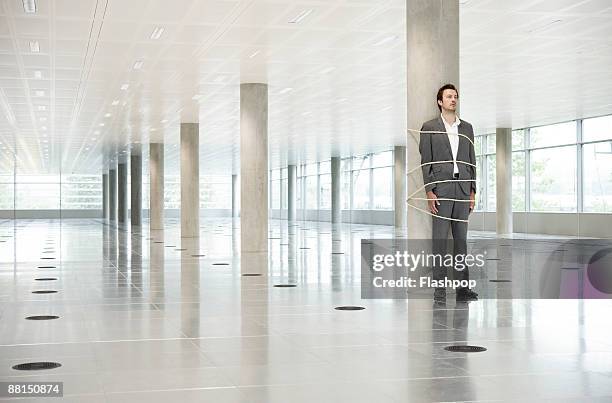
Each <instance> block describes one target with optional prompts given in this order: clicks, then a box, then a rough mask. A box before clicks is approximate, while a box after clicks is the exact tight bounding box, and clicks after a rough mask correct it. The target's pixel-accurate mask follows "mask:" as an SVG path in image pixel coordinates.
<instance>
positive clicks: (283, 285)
mask: <svg viewBox="0 0 612 403" xmlns="http://www.w3.org/2000/svg"><path fill="white" fill-rule="evenodd" d="M274 287H278V288H291V287H297V284H274Z"/></svg>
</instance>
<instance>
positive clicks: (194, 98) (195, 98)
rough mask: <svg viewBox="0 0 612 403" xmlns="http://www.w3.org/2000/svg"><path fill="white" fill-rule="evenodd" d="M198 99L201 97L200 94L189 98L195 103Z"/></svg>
mask: <svg viewBox="0 0 612 403" xmlns="http://www.w3.org/2000/svg"><path fill="white" fill-rule="evenodd" d="M200 98H202V95H200V94H196V95H194V96H192V97H191V99H193V100H194V101H197V100H198V99H200Z"/></svg>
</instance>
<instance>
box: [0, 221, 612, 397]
mask: <svg viewBox="0 0 612 403" xmlns="http://www.w3.org/2000/svg"><path fill="white" fill-rule="evenodd" d="M166 227H167V229H166V230H165V231H164V232H163V233H162V232H160V231H154V232H150V231H149V230H148V228H147V227H146V226H145V227H143V228H142V229H138V230H134V231H125V230H124V229H121V228H117V227H114V226H111V225H108V224H107V223H104V222H103V221H102V220H62V221H61V222H60V221H59V220H18V221H4V222H2V223H1V224H0V320H1V323H2V326H1V328H0V381H63V382H64V396H65V397H64V399H63V401H71V402H215V403H223V402H270V403H272V402H283V403H284V402H292V403H299V402H330V403H338V402H352V403H358V402H376V403H385V402H412V401H415V402H428V401H516V402H525V401H567V402H576V401H612V337H611V334H612V314H611V313H612V303H611V302H610V301H609V300H590V301H578V300H563V301H560V300H533V301H530V300H512V299H503V300H502V299H500V300H496V299H487V300H481V301H477V302H472V303H470V304H461V303H456V302H455V301H454V300H453V299H450V298H449V302H448V303H447V304H446V306H435V305H434V304H433V303H432V301H431V300H409V301H406V300H361V299H360V273H359V271H360V268H359V265H360V261H359V243H360V239H361V238H389V237H391V236H393V234H394V233H393V230H392V229H391V228H389V227H384V226H364V225H348V224H346V225H344V226H343V227H342V229H341V231H340V232H339V233H338V234H336V235H333V234H332V230H331V227H330V226H329V224H326V223H313V222H299V223H297V224H296V225H295V226H289V227H288V225H287V222H286V221H271V222H270V253H269V257H268V259H267V261H265V262H263V263H262V262H261V261H258V262H257V263H253V266H252V267H251V266H250V265H251V263H247V262H246V261H243V262H242V263H241V259H240V256H239V254H238V253H237V251H238V250H239V239H240V234H239V222H232V221H231V220H230V219H217V220H203V222H202V228H201V237H200V239H199V240H198V241H194V240H186V239H183V240H181V238H180V233H179V227H180V225H179V223H177V222H176V220H168V221H167V225H166ZM472 236H474V234H472ZM198 255H200V256H198ZM241 264H242V265H243V266H244V267H242V270H241V267H240V265H241ZM41 266H42V268H41ZM45 266H46V267H45ZM262 268H263V269H262ZM258 271H263V272H264V273H265V272H266V271H268V275H264V276H242V275H241V273H257V272H258ZM42 278H51V279H55V280H41V279H42ZM279 284H295V285H296V287H274V285H279ZM38 290H55V291H57V293H52V294H33V293H32V292H33V291H38ZM340 305H359V306H363V307H365V308H366V309H365V310H361V311H338V310H335V309H334V308H335V307H337V306H340ZM30 315H57V316H59V319H55V320H48V321H33V320H26V319H25V318H26V317H27V316H30ZM466 343H468V344H471V345H479V346H483V347H486V348H487V351H485V352H482V353H457V352H449V351H446V350H445V349H444V347H447V346H449V345H451V344H466ZM31 361H55V362H59V363H61V364H62V366H61V367H59V368H56V369H52V370H45V371H35V372H23V371H16V370H14V369H12V366H13V365H15V364H19V363H24V362H31ZM20 401H36V400H35V399H24V400H20ZM38 401H43V402H49V401H51V400H49V399H47V398H44V399H39V400H38Z"/></svg>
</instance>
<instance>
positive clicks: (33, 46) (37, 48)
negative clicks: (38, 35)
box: [30, 41, 40, 53]
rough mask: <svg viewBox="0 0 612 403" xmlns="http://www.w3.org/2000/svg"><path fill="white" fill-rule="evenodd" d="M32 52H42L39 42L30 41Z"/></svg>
mask: <svg viewBox="0 0 612 403" xmlns="http://www.w3.org/2000/svg"><path fill="white" fill-rule="evenodd" d="M30 52H32V53H38V52H40V43H38V41H30Z"/></svg>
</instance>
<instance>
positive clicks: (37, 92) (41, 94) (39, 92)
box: [34, 90, 45, 97]
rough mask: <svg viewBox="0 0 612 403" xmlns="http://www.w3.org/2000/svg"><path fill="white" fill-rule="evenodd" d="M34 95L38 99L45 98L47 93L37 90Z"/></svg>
mask: <svg viewBox="0 0 612 403" xmlns="http://www.w3.org/2000/svg"><path fill="white" fill-rule="evenodd" d="M34 93H35V94H36V96H37V97H44V96H45V92H44V91H43V90H36V91H35V92H34Z"/></svg>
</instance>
